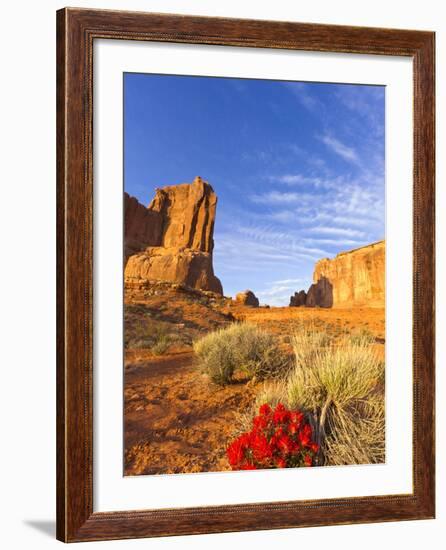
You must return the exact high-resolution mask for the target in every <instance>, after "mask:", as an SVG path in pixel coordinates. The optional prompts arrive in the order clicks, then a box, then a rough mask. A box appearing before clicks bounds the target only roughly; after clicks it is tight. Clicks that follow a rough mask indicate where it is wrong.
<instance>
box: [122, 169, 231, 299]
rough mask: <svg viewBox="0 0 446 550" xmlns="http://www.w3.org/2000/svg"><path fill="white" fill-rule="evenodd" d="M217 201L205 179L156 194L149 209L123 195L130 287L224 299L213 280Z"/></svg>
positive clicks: (125, 250) (216, 280)
mask: <svg viewBox="0 0 446 550" xmlns="http://www.w3.org/2000/svg"><path fill="white" fill-rule="evenodd" d="M216 207H217V196H216V195H215V193H214V190H213V189H212V187H211V186H210V185H209V183H207V182H205V181H203V180H202V179H201V178H200V177H197V178H195V180H194V181H193V182H192V183H191V184H189V183H183V184H180V185H171V186H167V187H163V188H162V189H157V190H156V193H155V197H154V199H153V200H152V202H151V203H150V204H149V206H148V207H147V208H145V207H144V206H143V205H142V204H140V203H139V202H138V201H137V200H136V199H135V198H133V197H129V196H128V195H127V194H125V196H124V209H125V225H124V227H125V233H124V253H125V259H126V266H125V272H124V276H125V282H126V283H137V282H140V281H166V282H171V283H180V284H185V285H187V286H189V287H191V288H196V289H201V290H211V291H213V292H216V293H218V294H223V289H222V286H221V283H220V281H219V279H218V278H217V277H216V276H215V275H214V270H213V263H212V251H213V248H214V240H213V233H214V221H215V213H216Z"/></svg>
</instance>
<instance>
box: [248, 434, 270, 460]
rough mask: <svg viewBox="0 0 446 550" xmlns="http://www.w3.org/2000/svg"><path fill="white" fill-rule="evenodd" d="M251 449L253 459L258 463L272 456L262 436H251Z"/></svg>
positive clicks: (266, 441)
mask: <svg viewBox="0 0 446 550" xmlns="http://www.w3.org/2000/svg"><path fill="white" fill-rule="evenodd" d="M251 449H252V454H253V456H254V458H255V459H256V460H258V461H262V460H265V459H268V458H271V457H272V455H273V453H272V449H271V447H270V446H269V445H268V440H267V439H266V437H265V436H264V435H263V434H258V433H255V434H253V437H252V439H251Z"/></svg>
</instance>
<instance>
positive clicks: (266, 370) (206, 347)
mask: <svg viewBox="0 0 446 550" xmlns="http://www.w3.org/2000/svg"><path fill="white" fill-rule="evenodd" d="M194 350H195V353H196V354H197V356H198V359H199V362H200V368H201V370H202V372H204V373H205V374H207V375H208V376H209V377H210V379H211V380H212V381H213V382H215V383H216V384H228V383H229V382H231V380H232V378H233V376H234V374H235V372H236V371H238V372H241V373H242V374H244V375H245V376H246V377H248V378H256V379H264V378H268V377H274V376H279V375H280V374H283V372H284V371H285V370H286V368H287V366H288V365H289V357H288V356H287V355H286V353H284V352H283V351H282V350H281V349H280V348H279V346H278V343H277V341H276V339H275V338H274V336H272V335H271V334H269V333H267V332H265V331H263V330H262V329H260V328H259V327H257V326H255V325H250V324H247V323H239V324H232V325H231V326H229V327H227V328H224V329H219V330H217V331H215V332H211V333H210V334H208V335H206V336H204V337H203V338H201V339H200V340H198V341H197V342H195V343H194Z"/></svg>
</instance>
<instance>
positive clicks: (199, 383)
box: [124, 293, 385, 475]
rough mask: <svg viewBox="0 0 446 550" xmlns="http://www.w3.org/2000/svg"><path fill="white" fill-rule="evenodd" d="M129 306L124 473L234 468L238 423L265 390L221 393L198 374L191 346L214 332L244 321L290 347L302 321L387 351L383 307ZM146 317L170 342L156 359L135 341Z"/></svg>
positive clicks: (157, 300)
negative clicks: (371, 340)
mask: <svg viewBox="0 0 446 550" xmlns="http://www.w3.org/2000/svg"><path fill="white" fill-rule="evenodd" d="M127 306H128V310H127V313H126V342H127V343H128V345H127V347H126V354H125V388H124V400H125V411H124V427H125V434H124V438H125V461H124V462H125V475H138V474H169V473H179V472H205V471H206V472H209V471H221V470H228V469H229V464H228V463H227V460H226V456H225V449H226V447H227V445H228V443H229V442H230V441H231V439H232V438H233V436H234V430H235V428H236V425H237V417H238V415H240V413H243V412H244V411H247V410H249V409H250V408H251V407H252V404H253V402H254V400H255V396H256V393H257V392H258V391H259V390H260V388H261V387H262V384H260V383H259V384H253V383H249V382H247V381H242V380H240V381H238V382H237V383H234V384H231V385H229V386H226V387H223V388H222V387H219V386H215V385H213V384H211V383H210V382H209V380H208V379H207V378H206V377H204V376H203V375H201V374H200V373H199V371H198V369H197V367H196V365H195V358H194V354H193V351H192V348H191V343H192V341H193V340H194V339H195V338H197V337H199V336H201V335H203V334H205V333H206V332H208V331H210V330H215V329H216V328H218V327H222V326H227V325H228V324H229V323H231V322H233V321H234V319H236V320H245V321H248V322H252V323H256V324H259V325H261V326H263V327H264V328H265V329H266V330H268V331H271V332H273V333H275V334H277V335H278V336H279V337H281V338H282V339H283V340H284V342H286V341H287V338H289V335H290V334H291V333H292V332H293V328H294V327H296V325H298V324H300V323H304V324H308V325H311V326H313V327H315V328H316V329H317V330H321V331H327V332H328V333H329V334H330V335H331V336H333V337H335V338H336V337H338V336H339V337H341V336H342V335H343V334H345V333H346V332H352V331H355V330H358V329H366V330H368V331H370V332H372V333H373V334H374V336H375V337H376V342H377V344H376V345H377V347H378V348H379V349H380V350H381V352H382V353H384V335H385V329H384V310H383V309H375V308H358V309H320V308H288V307H286V308H285V307H284V308H255V309H254V308H249V307H242V306H231V304H230V303H229V304H228V301H226V300H220V301H218V300H217V301H215V300H214V299H208V298H206V299H205V298H203V299H202V300H200V301H197V300H192V299H191V298H190V296H187V295H185V294H184V293H180V294H178V293H177V294H175V293H173V294H169V295H168V296H154V297H149V296H137V297H135V296H131V300H127ZM147 319H149V325H147V326H148V328H149V329H150V330H152V331H153V329H154V328H156V329H157V327H158V325H160V326H161V327H162V337H163V338H165V336H166V334H167V337H168V341H169V342H170V344H169V345H168V347H167V349H166V350H165V351H164V352H163V354H162V355H159V356H155V355H154V354H153V352H152V351H151V349H150V345H151V343H150V341H149V343H147V347H144V346H145V345H146V344H144V342H143V344H142V345H141V344H140V341H139V340H138V338H139V337H140V333H141V331H142V330H144V327H145V325H142V324H141V323H143V322H146V321H147ZM141 326H142V327H143V328H142V329H141ZM157 330H158V329H157ZM155 332H156V331H155ZM134 342H136V344H134V346H135V347H133V345H132V343H134ZM152 343H153V342H152Z"/></svg>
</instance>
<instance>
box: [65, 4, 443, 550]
mask: <svg viewBox="0 0 446 550" xmlns="http://www.w3.org/2000/svg"><path fill="white" fill-rule="evenodd" d="M57 47H58V50H57V56H58V57H57V69H58V75H57V79H58V88H57V115H58V121H57V146H58V161H57V162H58V164H57V177H58V185H57V189H58V197H57V200H58V204H57V209H58V219H57V231H58V233H57V234H58V245H57V252H58V266H57V275H58V289H57V298H58V310H57V311H58V338H57V343H58V349H57V359H58V371H57V377H58V379H57V392H58V393H57V407H58V410H57V435H58V445H57V453H58V460H57V465H58V469H57V481H58V494H57V536H58V538H59V539H60V540H63V541H67V542H71V541H87V540H106V539H119V538H136V537H149V536H164V535H181V534H192V533H195V534H198V533H212V532H225V531H242V530H255V529H274V528H285V527H303V526H317V525H335V524H345V523H358V522H378V521H392V520H409V519H426V518H432V517H434V504H435V487H434V485H435V484H434V462H435V461H434V456H435V455H434V408H433V407H434V151H435V149H434V34H433V33H431V32H421V31H410V30H394V29H376V28H360V27H342V26H330V25H314V24H303V23H289V22H272V21H255V20H235V19H224V18H206V17H192V16H179V15H162V14H151V13H131V12H114V11H98V10H89V9H76V8H66V9H63V10H60V11H59V12H58V13H57Z"/></svg>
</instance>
